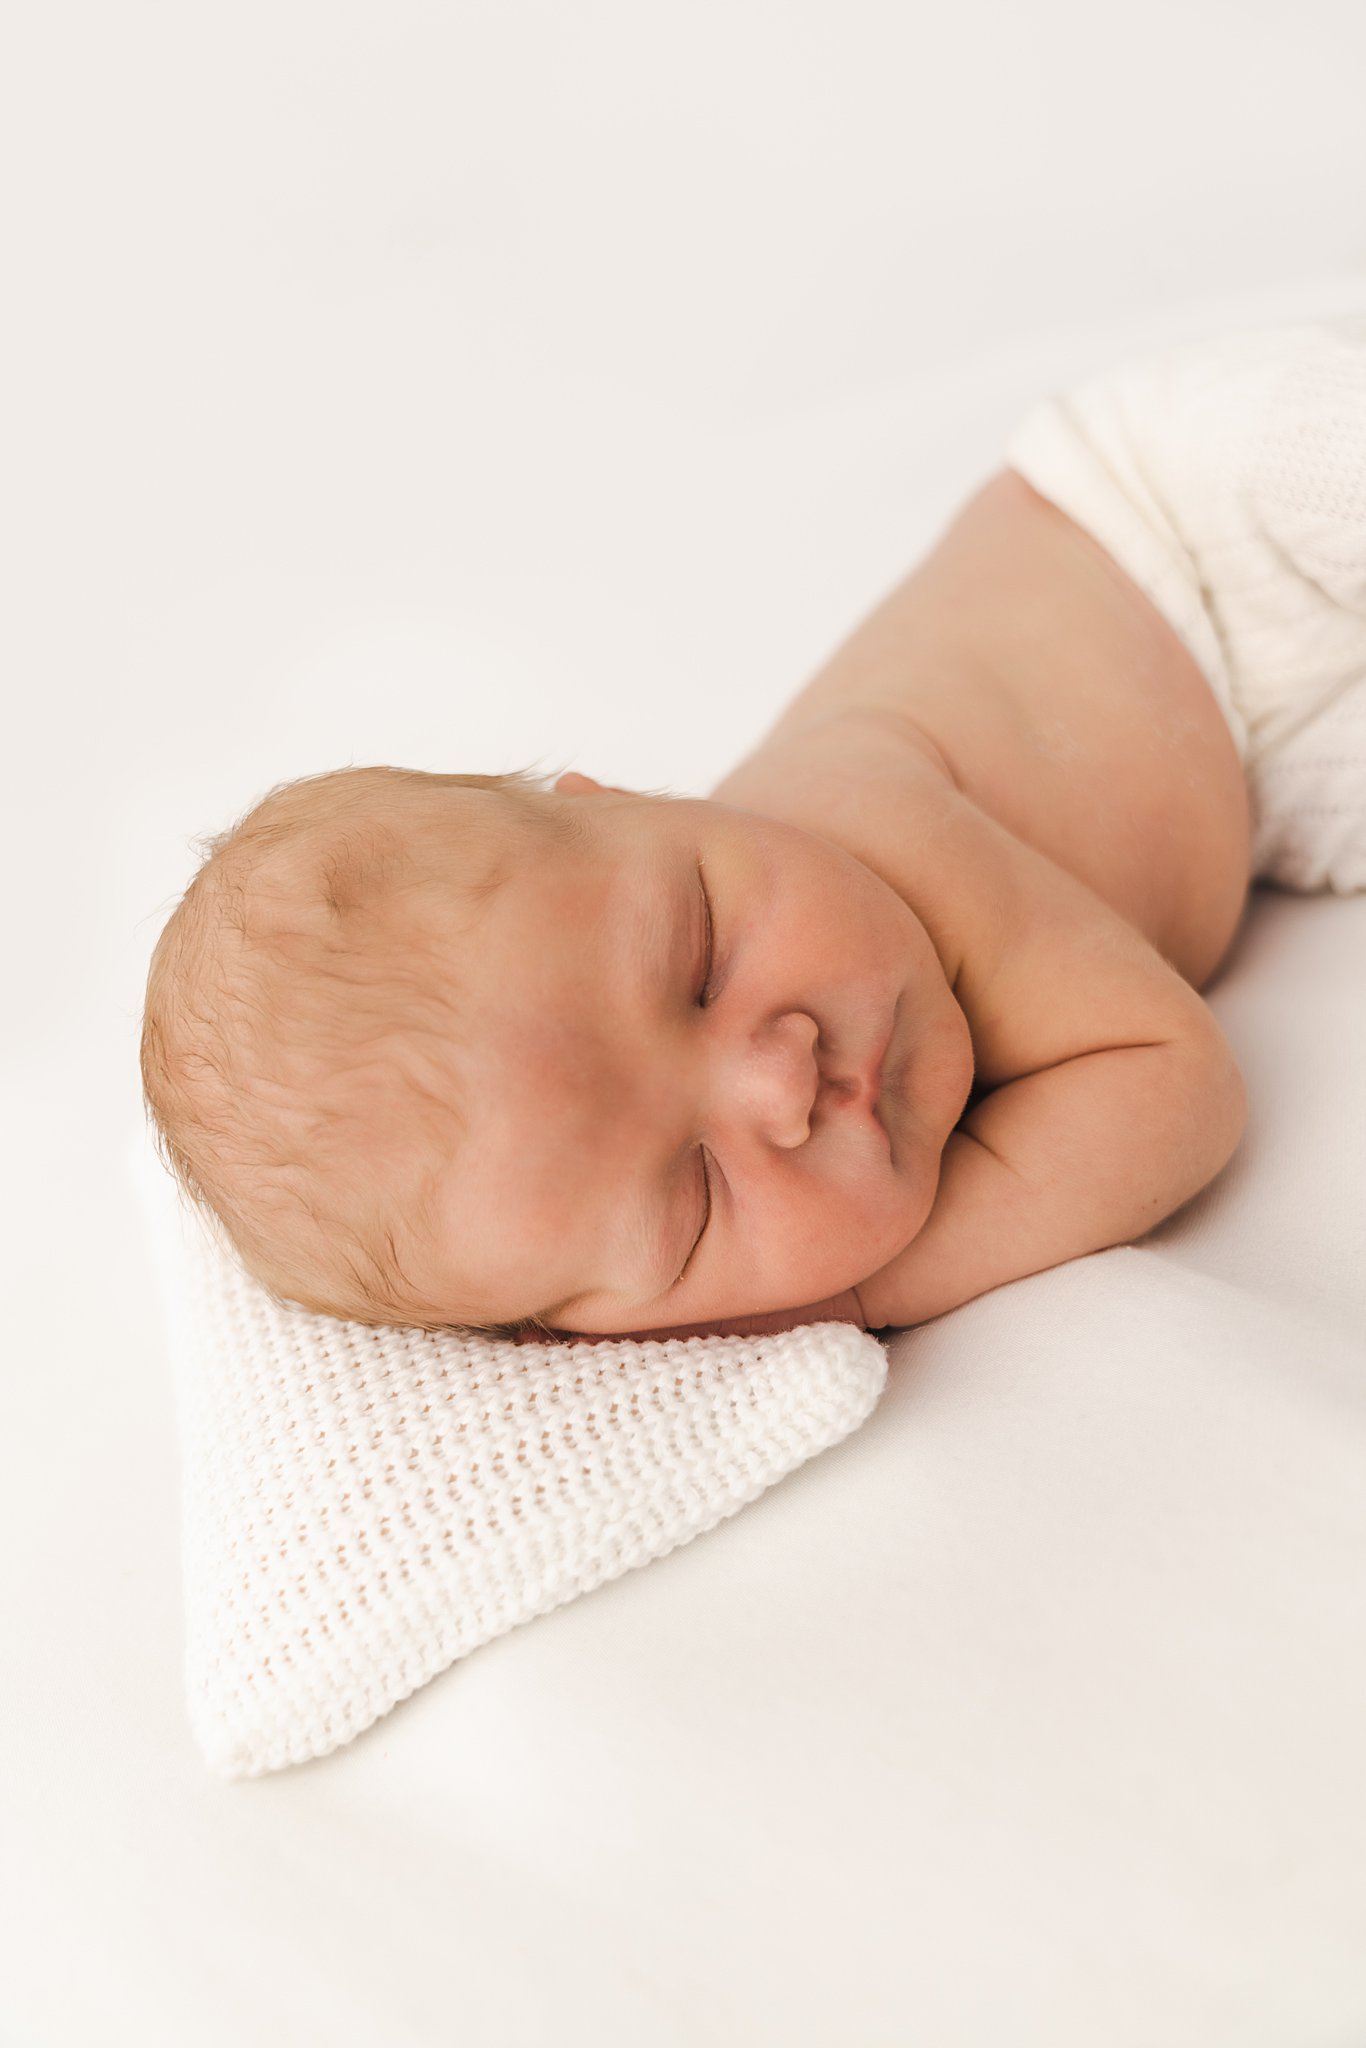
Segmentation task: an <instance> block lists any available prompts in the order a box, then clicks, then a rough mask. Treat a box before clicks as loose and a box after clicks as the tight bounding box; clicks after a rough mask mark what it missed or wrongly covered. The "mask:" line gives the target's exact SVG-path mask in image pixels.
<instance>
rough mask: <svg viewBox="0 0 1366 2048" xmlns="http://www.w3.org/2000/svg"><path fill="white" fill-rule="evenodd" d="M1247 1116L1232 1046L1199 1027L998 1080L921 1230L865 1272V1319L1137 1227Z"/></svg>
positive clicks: (1209, 1167) (962, 1295)
mask: <svg viewBox="0 0 1366 2048" xmlns="http://www.w3.org/2000/svg"><path fill="white" fill-rule="evenodd" d="M1245 1118H1246V1110H1245V1099H1244V1093H1243V1087H1242V1080H1241V1076H1240V1075H1239V1073H1238V1069H1237V1067H1236V1066H1235V1065H1234V1063H1233V1060H1232V1056H1231V1055H1229V1054H1228V1053H1227V1049H1226V1047H1224V1046H1223V1044H1222V1041H1220V1040H1218V1039H1212V1038H1210V1037H1209V1036H1208V1035H1206V1034H1201V1033H1194V1032H1187V1033H1184V1034H1181V1035H1179V1036H1177V1037H1176V1038H1173V1039H1170V1040H1167V1041H1165V1042H1163V1043H1158V1044H1136V1045H1128V1046H1111V1047H1107V1048H1106V1049H1105V1050H1103V1051H1095V1052H1090V1053H1082V1054H1079V1055H1077V1056H1076V1057H1074V1058H1072V1059H1069V1060H1066V1061H1064V1062H1062V1063H1061V1064H1060V1065H1058V1066H1056V1067H1049V1068H1046V1069H1044V1070H1043V1071H1041V1072H1038V1073H1033V1074H1026V1075H1023V1076H1021V1078H1020V1079H1019V1080H1017V1081H1012V1082H1010V1083H1009V1084H1008V1085H1007V1086H1006V1087H1004V1088H999V1089H997V1090H996V1091H995V1093H994V1094H992V1095H989V1096H988V1097H987V1098H986V1099H985V1101H983V1102H979V1103H978V1105H977V1107H976V1108H975V1109H974V1110H973V1111H972V1113H971V1114H970V1115H969V1116H968V1117H966V1118H965V1119H964V1121H963V1123H962V1124H961V1125H960V1126H959V1128H958V1129H957V1130H956V1131H954V1132H953V1134H952V1136H951V1137H950V1138H949V1141H948V1144H947V1145H946V1146H945V1148H944V1155H943V1161H942V1165H941V1168H940V1177H939V1192H938V1194H937V1195H936V1197H935V1203H934V1207H933V1208H932V1210H931V1211H930V1214H929V1217H928V1219H927V1221H926V1223H925V1224H924V1227H923V1228H922V1229H921V1230H920V1231H919V1232H918V1233H917V1235H916V1236H915V1237H914V1238H913V1239H912V1240H911V1242H910V1244H908V1245H907V1246H906V1248H905V1250H904V1251H902V1252H900V1253H898V1255H897V1256H896V1258H894V1259H892V1260H891V1261H890V1262H889V1263H888V1264H887V1265H885V1266H883V1267H881V1268H880V1270H879V1271H878V1272H876V1273H874V1274H873V1275H872V1276H871V1278H870V1279H868V1280H865V1281H862V1282H860V1284H859V1287H858V1289H857V1293H858V1297H859V1301H860V1304H861V1306H862V1309H863V1312H864V1316H865V1318H866V1322H867V1327H868V1328H869V1329H873V1330H879V1329H883V1328H885V1327H886V1326H887V1325H888V1324H895V1325H897V1326H899V1327H902V1328H905V1327H908V1326H909V1325H911V1324H913V1323H923V1322H926V1321H928V1320H929V1318H930V1317H931V1316H940V1315H943V1314H944V1313H945V1312H946V1311H947V1310H948V1309H951V1308H957V1307H958V1306H959V1304H960V1303H961V1302H965V1301H971V1300H972V1299H973V1298H974V1297H975V1296H976V1295H979V1294H985V1293H987V1292H988V1291H989V1290H990V1289H991V1288H993V1287H1002V1286H1004V1285H1005V1283H1006V1282H1007V1281H1009V1280H1019V1279H1022V1278H1023V1277H1024V1276H1025V1275H1026V1274H1027V1273H1040V1272H1043V1271H1044V1270H1045V1268H1047V1267H1049V1266H1057V1265H1061V1264H1062V1263H1063V1262H1064V1261H1065V1260H1068V1259H1076V1258H1080V1257H1082V1256H1083V1254H1085V1253H1086V1252H1094V1251H1101V1250H1103V1249H1104V1248H1105V1247H1106V1246H1107V1245H1114V1244H1126V1243H1128V1242H1130V1241H1131V1240H1132V1239H1133V1238H1136V1237H1141V1236H1142V1235H1143V1234H1144V1232H1145V1231H1148V1230H1151V1229H1153V1228H1154V1227H1155V1226H1156V1225H1157V1224H1158V1223H1160V1222H1161V1221H1162V1220H1163V1218H1164V1217H1166V1216H1170V1215H1171V1214H1172V1212H1173V1211H1174V1210H1176V1209H1179V1208H1180V1207H1181V1205H1182V1204H1183V1203H1184V1202H1187V1201H1189V1200H1190V1198H1191V1197H1192V1196H1193V1195H1196V1194H1198V1193H1199V1191H1200V1189H1201V1188H1203V1187H1204V1186H1206V1184H1207V1183H1208V1182H1209V1181H1211V1180H1213V1178H1214V1176H1215V1174H1217V1173H1218V1172H1219V1170H1220V1169H1221V1167H1223V1166H1224V1165H1226V1164H1227V1162H1228V1160H1229V1159H1230V1158H1231V1156H1232V1154H1233V1153H1234V1151H1235V1150H1236V1149H1237V1145H1238V1141H1239V1139H1240V1137H1241V1136H1242V1132H1243V1126H1244V1122H1245Z"/></svg>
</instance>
